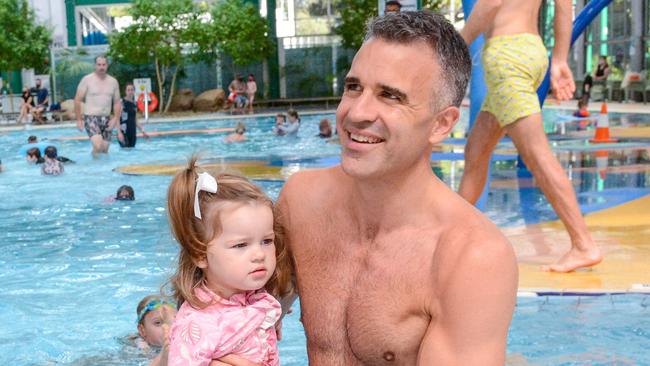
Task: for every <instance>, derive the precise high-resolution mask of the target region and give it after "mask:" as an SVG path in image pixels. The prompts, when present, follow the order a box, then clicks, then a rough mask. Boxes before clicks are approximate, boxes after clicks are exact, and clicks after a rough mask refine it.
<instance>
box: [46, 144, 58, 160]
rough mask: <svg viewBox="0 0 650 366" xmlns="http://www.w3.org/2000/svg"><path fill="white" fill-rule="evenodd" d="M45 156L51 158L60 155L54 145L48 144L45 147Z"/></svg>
mask: <svg viewBox="0 0 650 366" xmlns="http://www.w3.org/2000/svg"><path fill="white" fill-rule="evenodd" d="M45 156H47V157H48V158H50V159H56V157H57V156H58V152H57V151H56V147H54V146H48V147H46V148H45Z"/></svg>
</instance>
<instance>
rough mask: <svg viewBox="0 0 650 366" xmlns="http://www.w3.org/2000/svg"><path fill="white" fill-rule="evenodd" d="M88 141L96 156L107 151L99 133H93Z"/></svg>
mask: <svg viewBox="0 0 650 366" xmlns="http://www.w3.org/2000/svg"><path fill="white" fill-rule="evenodd" d="M90 143H91V144H92V146H93V151H92V154H93V156H97V155H98V154H103V153H107V152H108V149H107V148H106V146H105V143H106V142H105V141H104V139H102V136H101V135H93V136H92V137H91V138H90Z"/></svg>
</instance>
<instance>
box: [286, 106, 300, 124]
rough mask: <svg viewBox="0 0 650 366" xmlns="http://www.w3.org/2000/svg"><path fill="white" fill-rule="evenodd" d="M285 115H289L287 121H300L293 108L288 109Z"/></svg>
mask: <svg viewBox="0 0 650 366" xmlns="http://www.w3.org/2000/svg"><path fill="white" fill-rule="evenodd" d="M287 115H288V116H289V121H291V122H295V121H300V116H298V111H296V110H295V109H289V110H288V111H287Z"/></svg>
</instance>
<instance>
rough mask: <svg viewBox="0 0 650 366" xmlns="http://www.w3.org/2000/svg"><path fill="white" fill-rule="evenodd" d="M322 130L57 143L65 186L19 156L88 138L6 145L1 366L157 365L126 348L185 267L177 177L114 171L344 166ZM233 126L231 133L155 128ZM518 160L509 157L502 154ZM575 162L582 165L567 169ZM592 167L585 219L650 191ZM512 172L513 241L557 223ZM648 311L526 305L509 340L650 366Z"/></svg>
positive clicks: (583, 357) (507, 221)
mask: <svg viewBox="0 0 650 366" xmlns="http://www.w3.org/2000/svg"><path fill="white" fill-rule="evenodd" d="M324 116H327V117H330V118H332V119H333V118H334V117H333V115H312V116H305V117H304V118H303V126H302V127H301V130H300V134H299V136H298V138H276V137H274V136H273V135H272V134H271V132H270V130H271V126H272V124H273V118H272V117H259V118H246V119H245V122H246V123H247V125H248V129H249V132H248V133H247V135H248V137H249V142H248V143H245V144H231V145H227V144H224V143H223V142H222V140H221V139H222V137H223V134H212V135H187V136H174V137H164V138H163V137H160V138H152V139H151V140H149V141H145V140H143V139H140V140H139V141H138V146H137V148H136V149H133V150H121V149H119V147H118V146H117V144H113V146H111V153H110V154H109V155H108V156H107V157H103V158H101V159H97V160H95V159H92V157H91V156H90V154H89V149H90V147H89V143H88V142H87V141H54V140H53V142H55V145H56V146H57V147H58V150H59V154H60V155H62V156H66V157H69V158H71V159H73V160H75V161H76V164H74V165H69V166H66V173H65V174H64V175H62V176H60V177H43V176H41V175H40V171H39V169H38V168H36V167H34V166H29V165H27V164H26V163H25V162H24V161H23V158H22V157H19V156H16V152H17V151H18V150H19V148H20V146H21V145H22V144H23V143H24V142H25V141H26V139H27V136H28V135H30V134H35V135H38V136H39V137H41V138H43V137H47V138H49V139H54V138H56V137H64V136H75V135H80V133H79V132H78V131H76V130H74V129H71V128H64V129H50V130H31V131H19V132H10V133H6V134H3V135H0V158H2V161H3V164H5V168H6V171H5V172H3V173H1V174H0V197H2V201H1V204H0V227H1V228H2V232H3V234H2V236H1V237H0V268H2V270H1V271H0V324H2V326H1V327H0V364H11V365H43V364H52V365H54V364H56V365H68V364H74V365H81V364H87V365H98V364H101V365H113V364H115V365H124V364H132V365H137V364H146V359H144V358H142V357H138V356H137V355H133V354H132V353H129V352H124V350H123V345H122V344H121V343H120V342H119V341H118V339H119V338H121V337H123V336H125V335H127V334H129V333H132V332H134V331H135V306H136V304H137V302H138V301H139V299H140V298H142V297H143V296H144V295H146V294H149V293H153V292H157V291H158V289H159V287H160V285H161V284H162V283H163V282H164V281H165V280H166V278H167V277H168V276H169V275H170V274H171V271H172V268H173V266H174V264H175V255H176V253H177V249H176V245H175V243H174V242H173V240H172V239H171V236H170V233H169V228H168V225H167V220H166V216H165V191H166V188H167V185H168V184H169V182H170V180H171V177H170V176H155V175H139V176H132V175H124V174H121V173H118V172H116V171H114V170H113V169H115V168H118V167H121V166H124V165H131V164H145V163H147V164H148V163H154V164H158V163H180V162H182V161H184V160H186V159H187V157H188V156H189V155H190V154H191V153H193V152H195V151H204V154H205V155H204V156H205V157H206V158H219V159H223V160H225V161H229V160H235V159H236V160H241V159H247V160H254V159H258V160H265V161H268V162H269V164H276V165H278V164H279V165H283V166H284V167H287V168H288V169H299V168H301V167H304V166H319V164H324V163H323V162H332V161H335V160H336V156H337V155H338V151H339V148H338V146H337V145H336V144H327V143H325V142H324V141H322V140H321V139H319V138H318V137H316V134H317V133H318V131H317V125H318V120H319V119H320V118H322V117H324ZM551 118H552V117H551ZM626 118H628V117H626ZM629 118H637V116H636V115H634V116H629ZM615 119H616V117H613V124H615V123H616V122H615ZM643 121H645V122H643V123H647V122H648V120H647V119H643ZM465 123H466V121H465ZM548 123H553V121H550V122H548ZM234 124H235V120H232V119H229V120H216V121H197V122H183V123H163V124H155V125H150V126H147V128H148V129H149V130H173V129H174V130H175V129H198V128H219V127H232V126H233V125H234ZM462 128H464V127H463V124H461V126H460V127H459V129H458V130H457V134H462ZM509 148H510V147H509V146H508V145H507V143H506V144H505V145H504V149H506V150H507V149H509ZM445 149H446V151H448V152H450V153H460V152H462V145H454V144H450V146H448V147H446V148H445ZM626 151H628V152H626ZM633 151H636V153H635V154H636V155H634V156H635V157H634V159H636V160H635V161H636V162H637V163H639V164H648V159H647V150H646V155H643V154H642V153H640V154H639V153H638V150H634V149H633V148H630V149H627V150H626V149H623V150H621V152H620V154H621V155H622V156H630V154H631V153H630V152H633ZM626 159H628V158H626ZM564 160H566V161H565V163H566V164H570V163H571V157H570V156H568V155H567V156H565V159H564ZM610 160H612V161H613V159H610ZM590 164H591V165H593V164H595V163H594V162H591V163H589V164H586V166H580V167H578V166H576V168H575V170H574V172H573V179H574V183H575V184H574V185H575V186H576V189H577V191H578V194H579V199H580V202H581V205H582V206H583V209H584V210H589V209H598V208H600V207H603V205H605V206H606V205H610V204H612V203H613V202H618V201H620V200H624V199H629V197H630V195H643V194H647V193H648V190H650V176H649V175H648V174H647V173H642V174H639V173H634V172H621V173H616V174H609V175H608V176H607V178H606V179H605V180H603V179H602V177H600V176H599V174H598V172H597V171H595V170H593V169H588V168H589V167H590V166H591V165H590ZM583 165H585V164H583ZM513 167H514V161H513V160H503V161H500V162H498V163H496V164H495V167H494V173H493V174H494V175H493V176H494V178H493V188H492V193H491V194H490V195H489V198H488V204H487V208H486V213H487V214H488V216H489V217H490V218H491V219H492V220H493V221H495V222H496V223H497V224H498V225H499V226H502V227H504V226H516V225H521V224H523V223H527V222H535V221H540V220H541V221H545V220H548V219H552V218H554V214H553V213H552V210H551V209H550V207H549V206H548V203H547V202H546V200H544V199H543V198H542V197H541V195H540V194H539V192H538V190H537V189H536V188H534V187H531V186H530V185H527V184H526V183H525V182H526V181H527V180H529V179H530V178H529V177H526V176H525V175H521V176H519V174H518V173H517V170H516V169H514V168H513ZM434 170H435V171H436V173H437V174H438V175H439V176H441V177H442V178H443V179H444V180H445V181H446V182H447V183H448V184H450V185H452V186H453V187H457V185H458V183H459V179H460V176H461V173H462V163H461V162H460V161H458V160H445V161H442V162H438V163H435V164H434ZM513 179H514V180H518V181H520V182H521V183H520V185H519V187H518V188H517V187H515V188H516V189H513V188H512V187H510V186H508V185H506V184H501V183H502V182H504V181H512V180H513ZM500 182H501V183H500ZM258 183H259V184H260V185H262V186H263V187H264V189H265V190H266V191H267V192H268V193H269V195H270V196H271V197H273V198H276V197H277V195H278V194H279V191H280V189H281V187H282V184H283V182H282V181H281V180H261V181H258ZM122 184H129V185H131V186H133V187H134V189H135V195H136V201H134V202H126V203H125V202H117V203H112V204H110V203H107V202H105V198H106V197H107V196H110V195H114V194H115V191H116V189H117V187H119V186H120V185H122ZM649 304H650V300H646V296H644V295H617V296H610V295H607V296H602V297H585V296H581V297H576V296H567V297H556V296H552V297H546V296H542V297H534V298H528V297H521V298H519V299H518V306H517V311H516V313H515V316H514V320H513V324H512V326H511V331H510V335H509V342H508V352H509V354H510V358H511V360H513V362H517V360H519V359H520V358H522V357H523V358H525V359H526V360H527V362H529V363H532V364H539V365H582V364H593V365H612V364H623V365H625V364H635V365H643V364H650V356H649V355H648V354H647V352H646V348H647V345H648V344H650V332H649V329H650V317H648V305H649ZM296 308H297V305H296ZM298 319H299V311H298V309H296V312H295V313H294V314H292V315H289V316H288V318H287V319H286V321H285V324H284V326H285V332H284V335H285V340H284V341H282V342H281V343H280V349H281V356H282V363H283V365H305V364H306V363H307V362H306V351H305V340H304V335H303V333H302V327H301V325H300V322H299V321H298ZM626 362H627V363H626ZM520 364H521V363H520Z"/></svg>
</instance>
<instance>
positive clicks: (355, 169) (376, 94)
mask: <svg viewBox="0 0 650 366" xmlns="http://www.w3.org/2000/svg"><path fill="white" fill-rule="evenodd" d="M441 85H442V82H441V81H440V66H439V65H438V62H437V61H436V60H435V59H434V55H433V51H432V50H431V49H430V47H429V46H428V45H426V44H424V43H419V42H416V43H413V44H409V45H400V44H397V43H389V42H387V41H384V40H382V39H371V40H369V41H366V42H365V43H364V44H363V46H362V47H361V49H360V50H359V51H358V52H357V54H356V56H355V58H354V60H353V61H352V67H351V69H350V72H349V73H348V75H347V77H346V80H345V91H344V93H343V96H342V98H341V103H340V104H339V107H338V109H337V111H336V121H337V124H336V128H337V131H338V133H339V136H340V139H341V147H342V149H341V166H342V168H343V170H344V171H345V172H346V173H347V174H349V175H351V176H355V177H360V178H363V177H380V176H382V175H384V174H386V173H390V174H400V171H402V170H404V169H408V168H410V167H412V166H413V164H415V163H416V162H421V161H422V160H423V159H424V160H425V161H426V163H427V164H428V161H429V156H430V154H431V148H432V142H431V141H430V137H431V133H432V131H433V129H434V127H435V126H436V118H435V117H436V111H434V102H437V99H438V98H439V96H440V95H442V92H440V90H441V89H440V87H441ZM434 90H435V94H434ZM339 121H340V123H338V122H339Z"/></svg>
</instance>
